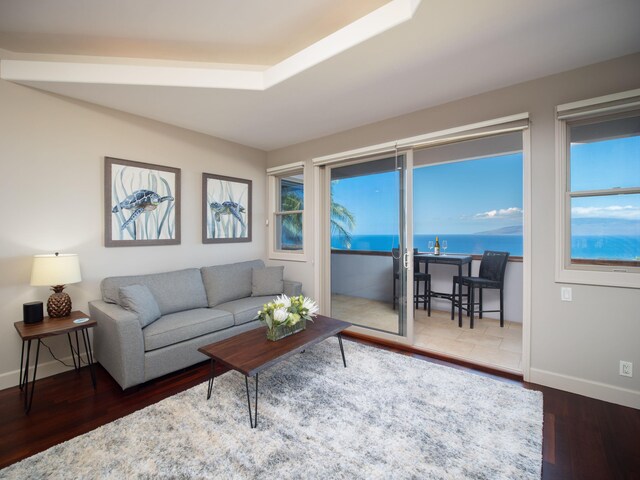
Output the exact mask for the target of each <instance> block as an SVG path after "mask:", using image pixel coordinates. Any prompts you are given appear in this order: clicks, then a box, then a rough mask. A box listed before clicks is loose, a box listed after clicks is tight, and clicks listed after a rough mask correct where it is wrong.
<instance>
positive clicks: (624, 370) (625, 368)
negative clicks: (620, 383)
mask: <svg viewBox="0 0 640 480" xmlns="http://www.w3.org/2000/svg"><path fill="white" fill-rule="evenodd" d="M620 375H622V376H623V377H633V363H631V362H625V361H624V360H620Z"/></svg>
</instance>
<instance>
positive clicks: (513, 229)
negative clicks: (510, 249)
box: [474, 225, 522, 235]
mask: <svg viewBox="0 0 640 480" xmlns="http://www.w3.org/2000/svg"><path fill="white" fill-rule="evenodd" d="M474 235H522V225H511V226H510V227H502V228H496V229H495V230H485V231H484V232H476V233H474Z"/></svg>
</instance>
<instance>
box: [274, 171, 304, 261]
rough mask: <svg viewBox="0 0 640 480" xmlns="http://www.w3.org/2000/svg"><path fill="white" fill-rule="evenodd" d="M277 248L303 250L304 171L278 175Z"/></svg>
mask: <svg viewBox="0 0 640 480" xmlns="http://www.w3.org/2000/svg"><path fill="white" fill-rule="evenodd" d="M277 183H278V186H277V196H278V200H277V202H278V203H277V204H278V207H277V210H276V212H275V223H276V239H275V240H276V250H288V251H291V250H302V213H303V211H304V182H303V176H302V173H296V174H293V175H287V176H286V177H277Z"/></svg>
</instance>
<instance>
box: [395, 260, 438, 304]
mask: <svg viewBox="0 0 640 480" xmlns="http://www.w3.org/2000/svg"><path fill="white" fill-rule="evenodd" d="M413 253H414V255H415V254H417V253H418V249H417V248H414V249H413ZM391 258H392V259H393V309H394V310H395V308H396V303H397V301H398V293H397V287H396V285H397V284H396V282H397V281H399V280H400V251H399V250H398V249H397V248H394V249H393V250H391ZM413 281H414V287H413V302H414V306H415V308H418V307H419V304H420V302H422V303H423V309H424V310H428V311H427V314H428V315H431V275H430V274H428V273H425V272H421V271H420V262H418V261H417V260H415V259H414V261H413ZM421 283H422V284H424V286H423V289H422V293H420V284H421Z"/></svg>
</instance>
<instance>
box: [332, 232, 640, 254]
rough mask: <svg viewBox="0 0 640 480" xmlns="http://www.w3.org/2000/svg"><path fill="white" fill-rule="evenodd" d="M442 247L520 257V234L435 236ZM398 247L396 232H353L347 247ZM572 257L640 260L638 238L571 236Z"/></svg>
mask: <svg viewBox="0 0 640 480" xmlns="http://www.w3.org/2000/svg"><path fill="white" fill-rule="evenodd" d="M438 237H439V239H440V248H441V250H442V242H443V240H446V241H447V245H448V248H447V251H446V253H466V254H482V252H484V251H485V250H498V251H504V252H509V253H510V254H511V255H513V256H517V257H519V256H522V237H521V236H519V235H481V234H471V235H438ZM435 238H436V236H435V235H415V236H414V237H413V246H414V247H415V248H418V250H420V251H421V252H426V251H428V250H429V247H428V245H429V240H434V241H435ZM331 247H332V248H334V249H337V250H344V249H345V247H344V245H343V244H342V241H341V240H340V238H338V237H333V238H332V239H331ZM397 247H398V237H397V236H396V235H354V236H353V237H352V241H351V248H350V249H349V250H372V251H381V252H389V251H391V249H392V248H397ZM571 250H572V257H574V258H587V259H596V258H607V259H613V260H636V259H640V237H638V236H634V235H620V236H609V237H602V236H590V235H581V236H579V235H574V236H573V237H572V242H571Z"/></svg>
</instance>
